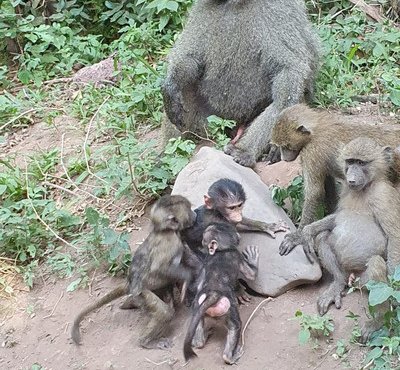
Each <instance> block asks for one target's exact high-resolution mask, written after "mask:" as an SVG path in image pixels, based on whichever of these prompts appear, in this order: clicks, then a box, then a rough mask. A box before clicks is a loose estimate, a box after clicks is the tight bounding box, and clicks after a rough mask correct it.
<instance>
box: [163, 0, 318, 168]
mask: <svg viewBox="0 0 400 370" xmlns="http://www.w3.org/2000/svg"><path fill="white" fill-rule="evenodd" d="M318 59H319V42H318V39H317V37H316V35H315V33H314V31H313V30H312V27H311V23H310V22H309V20H308V19H307V14H306V10H305V6H304V2H303V1H301V0H279V1H265V0H224V1H221V0H197V1H196V2H195V4H194V5H193V7H192V9H191V12H190V14H189V19H188V22H187V24H186V26H185V27H184V29H183V32H182V34H181V35H180V37H179V39H178V41H177V42H176V44H175V46H174V47H173V49H172V50H171V52H170V54H169V56H168V69H167V75H166V79H165V82H164V84H163V87H162V93H163V99H164V108H165V112H166V116H167V117H166V119H165V120H164V122H163V129H164V136H166V137H167V139H168V138H170V137H172V136H179V135H180V133H181V132H188V131H189V132H194V133H195V134H197V135H200V136H203V137H204V136H206V135H207V117H208V116H210V115H217V116H219V117H221V118H224V119H232V120H235V121H236V122H237V124H238V125H239V127H243V126H249V127H248V128H247V130H246V133H245V134H244V136H243V137H242V138H241V139H240V140H239V141H238V143H237V144H236V145H234V144H231V145H228V146H227V147H226V148H225V152H226V153H227V154H229V155H231V156H233V158H234V159H235V161H236V162H238V163H240V164H241V165H243V166H248V167H252V166H254V165H255V163H256V160H257V159H258V158H259V157H260V156H261V155H262V154H263V153H264V152H265V151H266V150H267V148H268V143H269V140H270V137H271V130H272V127H273V125H274V124H275V121H276V118H277V116H278V114H279V112H280V111H281V110H282V109H284V108H286V107H288V106H290V105H293V104H296V103H299V102H301V101H303V100H306V101H310V100H312V95H313V89H314V86H313V85H314V78H315V75H316V72H317V69H318ZM171 123H172V124H171ZM274 152H276V150H275V151H274V150H271V152H270V158H272V157H273V154H274Z"/></svg>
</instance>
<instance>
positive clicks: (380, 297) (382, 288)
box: [368, 282, 394, 306]
mask: <svg viewBox="0 0 400 370" xmlns="http://www.w3.org/2000/svg"><path fill="white" fill-rule="evenodd" d="M393 293H394V290H393V288H392V287H390V286H388V285H387V284H385V283H382V282H379V283H376V284H374V285H372V286H371V288H370V292H369V297H368V303H369V304H370V306H376V305H378V304H381V303H383V302H385V301H386V300H387V299H388V298H389V297H390V296H391V295H392V294H393Z"/></svg>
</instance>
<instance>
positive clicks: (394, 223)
mask: <svg viewBox="0 0 400 370" xmlns="http://www.w3.org/2000/svg"><path fill="white" fill-rule="evenodd" d="M391 156H392V150H391V149H390V148H389V147H385V148H383V147H382V146H379V145H378V144H377V143H376V142H375V141H374V140H372V139H369V138H365V137H360V138H357V139H355V140H353V141H351V142H350V143H348V144H347V145H346V146H345V147H344V149H343V150H342V152H341V155H340V158H339V163H340V168H341V169H342V171H343V174H344V178H345V181H344V184H343V189H342V193H341V196H340V201H339V205H338V210H337V212H336V213H334V214H332V215H329V216H327V217H325V218H324V219H322V220H319V221H316V222H314V223H312V224H310V225H307V226H305V227H304V229H303V238H302V239H299V240H297V243H298V244H300V243H304V242H305V245H306V250H307V251H308V253H313V252H314V250H315V251H316V252H317V254H318V257H319V260H320V262H321V264H322V266H323V267H324V268H325V270H326V271H327V272H328V273H329V274H330V275H332V278H333V281H332V282H331V284H330V285H329V287H328V289H327V290H326V291H325V292H324V293H323V294H322V295H321V297H320V298H319V299H318V312H319V313H320V314H321V315H323V314H325V313H326V312H327V311H328V308H329V306H330V305H331V304H332V303H334V304H335V306H336V307H337V308H340V307H341V300H342V294H343V291H344V289H345V286H346V283H347V280H348V277H349V275H351V274H353V273H357V274H361V283H362V284H365V282H367V281H368V280H374V281H386V280H387V274H388V273H389V274H392V273H393V272H394V270H395V268H396V266H397V265H398V264H399V263H400V196H399V192H398V190H397V189H396V188H395V187H394V185H393V183H392V182H391V181H390V180H389V179H388V175H389V171H390V165H391V159H392V158H391ZM384 312H385V307H382V306H381V307H378V310H377V314H376V316H375V318H374V319H373V320H370V321H367V322H366V323H365V324H364V325H363V326H362V331H361V334H362V336H361V341H362V342H366V341H367V340H368V337H369V336H370V334H371V333H372V332H373V331H375V330H377V329H379V328H380V327H381V326H382V323H383V313H384Z"/></svg>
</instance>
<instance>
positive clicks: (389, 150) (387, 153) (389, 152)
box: [382, 146, 394, 162]
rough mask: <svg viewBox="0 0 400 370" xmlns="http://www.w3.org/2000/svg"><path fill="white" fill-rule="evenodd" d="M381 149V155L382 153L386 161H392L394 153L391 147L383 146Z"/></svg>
mask: <svg viewBox="0 0 400 370" xmlns="http://www.w3.org/2000/svg"><path fill="white" fill-rule="evenodd" d="M382 151H383V155H384V157H385V159H386V160H387V161H388V162H390V161H392V159H393V154H394V150H393V148H391V147H390V146H385V147H384V148H383V150H382Z"/></svg>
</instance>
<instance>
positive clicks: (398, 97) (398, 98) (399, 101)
mask: <svg viewBox="0 0 400 370" xmlns="http://www.w3.org/2000/svg"><path fill="white" fill-rule="evenodd" d="M389 98H390V100H391V101H392V103H393V104H394V105H397V106H398V107H399V106H400V90H394V89H393V90H392V91H391V92H390V94H389Z"/></svg>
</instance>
